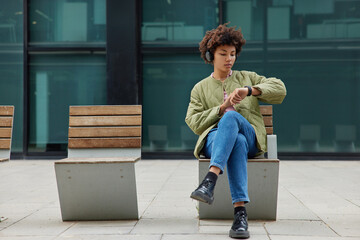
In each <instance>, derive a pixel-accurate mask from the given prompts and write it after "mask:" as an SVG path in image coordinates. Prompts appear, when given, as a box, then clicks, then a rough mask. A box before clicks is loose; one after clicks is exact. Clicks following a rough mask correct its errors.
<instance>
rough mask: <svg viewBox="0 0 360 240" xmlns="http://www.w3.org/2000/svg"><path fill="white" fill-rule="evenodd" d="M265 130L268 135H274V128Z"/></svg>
mask: <svg viewBox="0 0 360 240" xmlns="http://www.w3.org/2000/svg"><path fill="white" fill-rule="evenodd" d="M265 129H266V135H271V134H273V133H274V128H273V127H265Z"/></svg>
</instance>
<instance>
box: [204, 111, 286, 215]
mask: <svg viewBox="0 0 360 240" xmlns="http://www.w3.org/2000/svg"><path fill="white" fill-rule="evenodd" d="M260 111H261V114H262V115H263V119H264V123H265V127H266V132H267V134H268V136H267V145H268V158H264V156H261V157H260V158H255V159H249V160H248V189H249V197H250V203H248V204H247V205H246V209H247V212H248V218H249V219H250V220H276V211H277V195H278V180H279V159H277V144H276V135H273V119H272V106H270V105H269V106H267V105H266V106H260ZM209 164H210V159H199V182H201V181H202V180H203V179H204V177H205V175H206V174H207V172H208V170H209ZM214 197H215V200H214V202H213V204H212V205H208V204H205V203H202V202H199V218H200V219H233V218H234V210H233V205H232V202H231V194H230V189H229V183H228V178H227V171H226V169H225V171H224V174H223V175H222V176H221V177H219V178H218V181H217V183H216V187H215V192H214Z"/></svg>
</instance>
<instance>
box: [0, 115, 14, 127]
mask: <svg viewBox="0 0 360 240" xmlns="http://www.w3.org/2000/svg"><path fill="white" fill-rule="evenodd" d="M12 125H13V118H12V117H0V127H12Z"/></svg>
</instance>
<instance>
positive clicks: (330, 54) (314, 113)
mask: <svg viewBox="0 0 360 240" xmlns="http://www.w3.org/2000/svg"><path fill="white" fill-rule="evenodd" d="M330 44H333V43H330ZM330 44H329V45H330ZM301 48H302V49H301V51H299V49H297V47H296V46H295V47H294V46H293V47H292V49H291V50H290V49H288V50H279V49H277V50H276V49H271V48H269V50H270V53H269V64H268V72H269V73H268V75H269V76H276V77H278V78H280V79H282V80H283V81H284V82H285V84H286V87H287V90H288V95H287V97H286V98H285V100H284V102H283V103H282V104H281V105H280V106H277V105H274V131H275V133H276V134H277V136H278V147H279V151H280V152H345V153H350V152H360V111H359V110H358V109H360V101H359V99H360V96H359V93H360V63H359V61H358V59H359V58H360V52H359V50H356V49H351V48H348V50H340V49H341V46H338V47H334V49H333V50H331V51H329V50H328V49H326V46H323V48H325V49H326V50H321V49H318V50H314V48H309V49H308V50H304V48H303V47H301ZM328 48H329V46H328ZM337 48H338V50H336V49H337Z"/></svg>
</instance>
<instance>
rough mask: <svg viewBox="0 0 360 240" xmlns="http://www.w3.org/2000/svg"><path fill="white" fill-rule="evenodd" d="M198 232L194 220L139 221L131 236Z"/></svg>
mask: <svg viewBox="0 0 360 240" xmlns="http://www.w3.org/2000/svg"><path fill="white" fill-rule="evenodd" d="M197 232H198V220H196V219H140V220H139V222H138V224H136V226H135V228H134V229H133V231H131V234H166V233H184V234H192V233H197Z"/></svg>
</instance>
